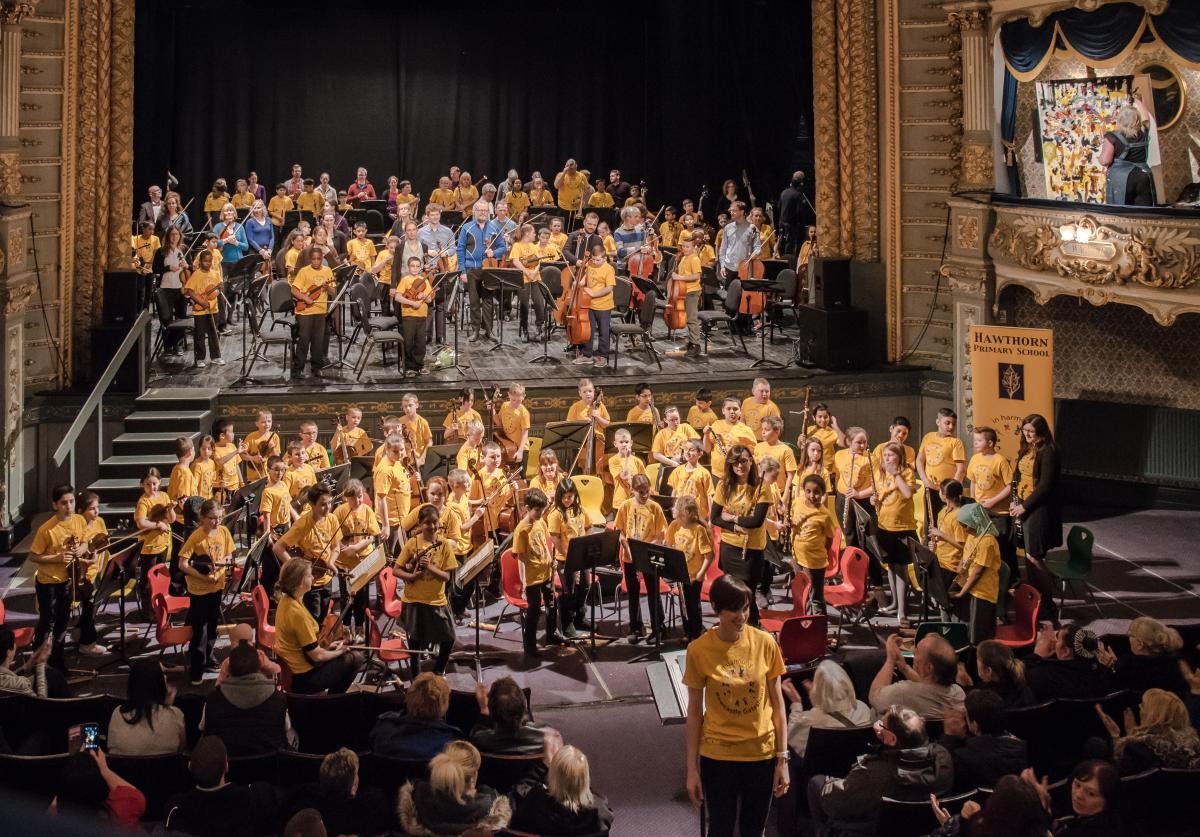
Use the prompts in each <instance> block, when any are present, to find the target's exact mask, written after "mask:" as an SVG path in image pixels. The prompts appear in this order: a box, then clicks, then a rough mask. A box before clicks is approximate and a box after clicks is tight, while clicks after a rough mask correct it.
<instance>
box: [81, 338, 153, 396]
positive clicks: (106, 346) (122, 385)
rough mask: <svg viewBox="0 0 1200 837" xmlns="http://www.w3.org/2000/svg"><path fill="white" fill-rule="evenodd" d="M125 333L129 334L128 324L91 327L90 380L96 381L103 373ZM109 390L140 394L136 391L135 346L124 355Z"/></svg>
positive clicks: (136, 358)
mask: <svg viewBox="0 0 1200 837" xmlns="http://www.w3.org/2000/svg"><path fill="white" fill-rule="evenodd" d="M127 334H129V326H128V325H102V326H96V327H94V328H93V329H92V354H91V361H90V364H89V367H90V368H89V370H88V371H89V373H90V374H89V377H90V380H91V381H93V382H95V381H98V380H99V379H100V376H101V375H103V374H104V370H105V369H107V368H108V364H109V361H111V360H112V359H113V358H114V357H115V356H116V354H117V349H119V348H121V342H122V341H123V340H124V339H125V335H127ZM111 391H112V392H132V393H134V394H135V395H140V394H141V393H140V392H139V391H138V353H137V349H136V348H135V349H134V350H133V351H132V352H130V353H129V354H128V355H126V356H125V360H124V361H123V362H122V363H121V367H120V368H119V369H118V370H117V376H116V377H115V378H113V382H112V388H111Z"/></svg>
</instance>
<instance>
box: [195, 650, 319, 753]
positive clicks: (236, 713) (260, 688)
mask: <svg viewBox="0 0 1200 837" xmlns="http://www.w3.org/2000/svg"><path fill="white" fill-rule="evenodd" d="M258 655H259V651H258V649H257V648H255V647H254V646H253V645H251V644H250V643H248V642H245V641H243V642H239V643H238V645H237V647H235V648H234V649H233V651H232V652H231V653H230V655H229V658H228V659H227V660H226V662H228V663H229V676H228V677H226V678H225V679H224V681H222V682H220V683H219V684H218V685H217V688H215V689H213V690H212V692H210V693H209V695H208V700H207V701H206V702H205V704H204V714H203V715H202V716H201V718H200V729H201V731H202V732H206V733H208V734H210V735H215V736H217V737H218V738H220V739H221V740H222V741H224V742H225V749H226V750H227V751H228V752H229V755H231V756H254V755H259V754H261V753H273V752H275V751H276V750H282V749H293V748H294V747H295V746H296V741H295V731H294V730H293V729H292V725H291V721H290V720H289V719H288V711H287V695H285V694H284V693H283V692H281V691H279V690H278V689H277V688H276V687H275V681H274V680H273V679H272V678H270V677H267V676H266V675H265V674H263V673H262V671H261V670H260V669H259V659H258Z"/></svg>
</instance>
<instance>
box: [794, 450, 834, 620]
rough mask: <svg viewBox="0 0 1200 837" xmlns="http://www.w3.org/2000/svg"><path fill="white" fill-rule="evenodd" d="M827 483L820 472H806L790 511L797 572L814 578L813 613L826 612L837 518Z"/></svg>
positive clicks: (811, 610) (811, 611)
mask: <svg viewBox="0 0 1200 837" xmlns="http://www.w3.org/2000/svg"><path fill="white" fill-rule="evenodd" d="M826 491H827V486H826V485H825V480H824V479H823V478H822V477H821V475H820V474H806V475H805V476H804V477H803V478H802V479H801V482H800V491H799V492H797V494H796V497H795V499H794V500H792V507H791V508H790V509H789V510H788V514H789V515H790V518H791V519H790V520H789V523H790V525H791V529H792V560H794V561H795V562H796V564H797V565H798V569H797V570H796V571H797V572H807V573H808V574H809V577H810V578H811V580H812V607H811V609H810V610H809V613H814V614H821V613H824V612H825V568H826V567H827V566H828V565H829V548H830V547H832V546H833V533H834V531H836V529H837V521H836V520H834V519H833V512H831V511H830V510H829V506H828V504H826V502H825V494H826Z"/></svg>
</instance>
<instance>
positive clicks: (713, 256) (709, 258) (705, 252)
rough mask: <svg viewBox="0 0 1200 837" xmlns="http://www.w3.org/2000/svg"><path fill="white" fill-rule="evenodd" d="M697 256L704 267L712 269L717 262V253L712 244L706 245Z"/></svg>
mask: <svg viewBox="0 0 1200 837" xmlns="http://www.w3.org/2000/svg"><path fill="white" fill-rule="evenodd" d="M696 255H697V256H699V257H700V264H701V265H702V266H703V267H712V266H713V264H714V263H715V262H716V261H717V251H716V250H714V249H713V246H712V245H711V244H705V245H704V246H703V247H701V248H700V252H699V253H697V254H696Z"/></svg>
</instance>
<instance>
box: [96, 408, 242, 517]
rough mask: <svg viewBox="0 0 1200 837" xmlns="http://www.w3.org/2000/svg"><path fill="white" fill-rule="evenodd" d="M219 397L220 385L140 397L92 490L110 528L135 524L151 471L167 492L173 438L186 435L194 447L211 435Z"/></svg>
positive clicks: (172, 457) (173, 448) (173, 465)
mask: <svg viewBox="0 0 1200 837" xmlns="http://www.w3.org/2000/svg"><path fill="white" fill-rule="evenodd" d="M218 395H220V390H219V389H218V388H216V387H155V388H151V389H148V390H146V391H145V392H144V393H142V394H141V395H140V396H138V397H137V399H136V400H135V402H134V403H135V405H136V409H135V410H134V412H132V413H130V414H129V415H127V416H126V417H125V429H124V432H123V433H121V434H119V435H118V436H117V437H116V438H114V439H113V441H112V455H110V456H108V457H106V458H105V459H103V460H102V461H101V462H100V478H99V479H97V480H96V481H95V482H93V483H92V484H91V485H89V486H88V488H90V489H91V490H92V491H95V492H96V493H97V494H99V495H100V497H101V502H100V514H101V516H102V517H103V518H104V519H105V521H106V522H108V523H109V525H110V526H114V525H117V524H119V523H122V522H125V521H131V520H132V517H133V509H134V506H135V505H136V504H137V498H138V496H139V495H140V494H141V491H142V487H141V479H142V476H143V475H144V474H145V473H146V470H147V469H148V468H151V467H153V468H157V469H158V471H159V473H161V474H162V476H163V480H162V488H163V490H166V488H167V482H168V477H169V475H170V473H171V469H172V468H173V467H175V440H176V439H178V438H179V437H180V436H187V437H188V438H190V439H191V440H192V444H194V445H196V444H199V442H200V439H201V438H202V437H203V436H204V435H205V434H206V433H209V432H211V430H212V422H213V419H214V418H215V417H216V409H215V407H216V401H217V396H218Z"/></svg>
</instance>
